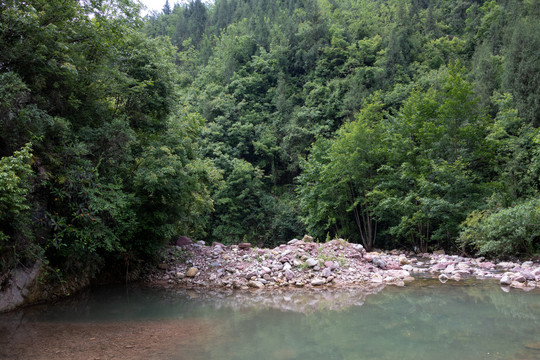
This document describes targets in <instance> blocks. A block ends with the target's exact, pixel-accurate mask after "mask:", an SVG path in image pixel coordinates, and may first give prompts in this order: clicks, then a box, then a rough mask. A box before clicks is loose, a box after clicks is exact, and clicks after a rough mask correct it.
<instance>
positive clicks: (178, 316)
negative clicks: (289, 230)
mask: <svg viewBox="0 0 540 360" xmlns="http://www.w3.org/2000/svg"><path fill="white" fill-rule="evenodd" d="M0 358H7V359H11V358H12V359H28V358H34V359H52V358H55V359H56V358H57V359H97V358H99V359H111V358H116V359H118V358H120V359H220V360H228V359H246V360H250V359H257V360H264V359H280V360H281V359H310V360H318V359H321V360H322V359H324V360H326V359H415V360H416V359H418V360H421V359H449V360H451V359H459V360H466V359H474V360H478V359H529V360H532V359H540V291H538V290H534V291H531V292H523V291H520V290H510V291H508V292H506V291H503V290H502V289H501V288H500V287H499V286H498V284H497V283H496V282H489V281H484V282H478V281H465V282H460V283H456V282H448V283H446V284H440V283H439V282H438V281H434V280H428V279H426V280H417V281H414V282H412V283H410V284H408V285H407V286H405V287H386V288H384V289H383V288H375V289H370V290H366V289H360V288H359V289H328V290H325V289H315V290H309V291H308V290H299V289H294V290H293V291H283V290H279V291H278V290H275V291H271V292H264V291H235V292H233V291H215V290H185V289H154V288H148V287H141V286H131V287H129V288H125V287H102V288H97V289H92V290H91V291H89V292H85V293H83V294H81V295H80V296H77V297H74V298H72V299H68V300H67V301H62V302H59V303H57V304H54V305H46V306H38V307H32V308H28V309H25V310H24V311H18V312H14V313H9V314H4V315H0Z"/></svg>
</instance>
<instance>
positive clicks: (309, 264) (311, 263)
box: [306, 258, 319, 267]
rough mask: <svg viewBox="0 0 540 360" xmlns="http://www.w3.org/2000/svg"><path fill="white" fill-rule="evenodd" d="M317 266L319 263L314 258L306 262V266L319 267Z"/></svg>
mask: <svg viewBox="0 0 540 360" xmlns="http://www.w3.org/2000/svg"><path fill="white" fill-rule="evenodd" d="M317 264H319V262H318V261H317V260H315V259H314V258H309V259H307V260H306V265H307V266H309V267H314V266H317Z"/></svg>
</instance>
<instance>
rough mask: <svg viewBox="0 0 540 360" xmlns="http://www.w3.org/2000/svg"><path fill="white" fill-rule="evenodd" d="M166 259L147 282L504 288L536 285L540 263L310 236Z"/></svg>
mask: <svg viewBox="0 0 540 360" xmlns="http://www.w3.org/2000/svg"><path fill="white" fill-rule="evenodd" d="M166 258H167V261H166V262H165V263H163V264H160V265H159V269H161V271H159V270H157V271H155V272H154V273H153V274H152V275H151V277H150V280H151V281H153V282H162V281H165V282H168V283H171V284H182V285H186V286H189V287H197V286H200V287H226V288H232V289H249V288H254V289H270V288H280V287H288V286H292V287H306V288H313V287H320V286H333V287H347V286H355V285H356V286H366V285H367V286H372V287H378V286H381V285H387V284H390V285H397V286H403V285H404V284H405V282H407V281H412V280H414V278H415V277H426V276H429V277H438V278H439V280H440V281H441V282H446V281H448V280H454V281H459V280H461V279H464V278H468V277H476V278H478V279H486V278H492V279H499V280H500V282H501V285H502V286H510V287H514V288H520V289H525V290H527V289H531V288H534V287H540V264H538V263H533V262H524V263H511V262H501V263H498V264H496V263H494V262H490V261H485V259H484V258H476V259H473V258H465V257H461V256H457V255H446V254H444V252H437V253H434V254H420V255H416V254H414V253H407V252H403V251H398V250H392V251H390V252H370V253H367V252H366V251H365V249H364V248H363V246H362V245H360V244H352V243H349V242H347V241H345V240H343V239H336V240H332V241H329V242H327V243H323V244H319V243H315V242H313V239H312V238H311V237H309V236H305V237H304V238H303V239H302V240H298V239H293V240H291V241H289V242H288V243H287V244H283V245H280V246H278V247H276V248H274V249H260V248H253V247H252V246H251V244H249V243H242V244H238V245H231V246H225V245H223V244H220V243H213V244H212V245H211V246H206V244H205V243H204V242H203V241H199V242H197V243H194V244H187V245H183V246H171V247H170V248H169V249H168V254H167V257H166Z"/></svg>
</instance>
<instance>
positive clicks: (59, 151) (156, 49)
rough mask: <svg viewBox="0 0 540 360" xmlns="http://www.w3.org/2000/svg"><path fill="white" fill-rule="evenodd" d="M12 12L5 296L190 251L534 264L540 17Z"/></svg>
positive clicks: (3, 114)
mask: <svg viewBox="0 0 540 360" xmlns="http://www.w3.org/2000/svg"><path fill="white" fill-rule="evenodd" d="M139 10H140V9H139V6H138V5H137V3H136V2H134V1H132V0H83V1H76V0H30V1H24V2H21V1H15V0H6V1H2V2H0V124H1V127H0V156H1V159H0V288H1V287H2V283H3V282H5V281H6V279H7V278H8V275H2V274H8V273H9V271H10V269H13V268H14V267H16V266H18V265H28V264H31V263H32V262H34V261H35V260H37V259H40V260H42V262H43V264H45V265H46V266H47V268H48V269H49V275H50V278H51V279H59V278H61V277H62V274H73V273H77V272H81V271H84V272H86V273H90V274H91V273H94V272H97V271H99V270H100V269H102V268H103V267H107V266H109V267H113V268H115V267H116V268H125V267H128V266H129V264H130V263H134V262H137V261H139V260H140V259H148V258H151V257H152V256H154V255H155V254H157V252H158V250H159V249H160V248H161V247H162V246H163V245H164V244H166V243H167V242H168V241H170V240H173V239H175V237H176V236H178V235H188V236H191V237H193V238H195V239H198V240H201V239H203V240H206V241H210V242H211V241H219V242H222V243H226V244H230V243H236V242H240V241H249V242H252V243H254V244H256V245H259V246H275V245H277V244H280V243H282V242H284V241H287V240H290V239H291V238H293V237H298V236H301V235H303V234H304V233H309V234H311V235H313V236H315V237H316V238H317V239H319V240H320V241H324V240H326V239H329V238H333V237H337V236H339V237H343V238H346V239H348V240H349V241H351V242H361V243H363V244H364V245H365V246H366V247H367V248H372V247H387V248H390V247H392V248H393V247H400V248H409V249H413V248H416V249H418V250H429V249H436V248H446V249H448V250H450V251H465V252H466V253H470V254H474V253H477V254H486V255H489V256H514V255H517V256H530V255H533V254H535V253H538V252H539V251H540V225H539V224H540V195H539V187H540V180H539V174H540V135H539V131H538V126H539V125H540V93H539V92H540V90H539V89H540V65H539V58H540V56H539V54H538V49H540V6H539V4H538V0H528V1H518V0H507V1H503V0H501V1H495V0H493V1H472V0H458V1H455V0H441V1H434V0H358V1H353V0H342V1H329V0H300V1H293V0H287V1H285V0H284V1H279V0H275V1H266V0H252V1H250V0H223V1H221V0H216V1H215V2H214V3H209V4H205V3H201V2H200V1H192V2H190V3H187V4H184V5H174V4H172V3H169V2H168V1H167V2H166V3H165V6H164V7H163V11H162V12H161V13H159V14H155V13H154V14H151V15H150V16H146V17H144V18H141V17H140V15H139V13H140V11H139Z"/></svg>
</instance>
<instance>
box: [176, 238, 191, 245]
mask: <svg viewBox="0 0 540 360" xmlns="http://www.w3.org/2000/svg"><path fill="white" fill-rule="evenodd" d="M191 244H193V240H191V239H190V238H188V237H187V236H179V237H178V238H177V239H176V246H186V245H191Z"/></svg>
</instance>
